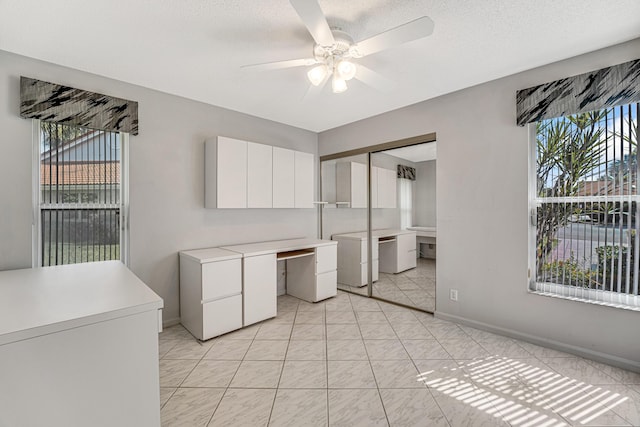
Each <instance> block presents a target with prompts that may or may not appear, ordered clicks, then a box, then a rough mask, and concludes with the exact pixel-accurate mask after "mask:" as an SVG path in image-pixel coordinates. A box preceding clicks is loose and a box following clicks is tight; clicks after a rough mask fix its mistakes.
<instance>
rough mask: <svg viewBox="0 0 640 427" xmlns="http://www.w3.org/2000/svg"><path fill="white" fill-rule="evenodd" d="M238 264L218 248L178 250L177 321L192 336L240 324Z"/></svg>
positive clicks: (201, 336) (211, 334) (205, 335)
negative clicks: (178, 310) (178, 319)
mask: <svg viewBox="0 0 640 427" xmlns="http://www.w3.org/2000/svg"><path fill="white" fill-rule="evenodd" d="M241 263H242V260H241V256H240V255H239V254H236V253H234V252H230V251H225V250H223V249H219V248H212V249H200V250H193V251H183V252H180V322H181V323H182V325H183V326H184V327H185V328H186V329H187V330H188V331H189V332H191V334H193V336H195V337H196V338H198V339H200V340H203V341H204V340H208V339H210V338H213V337H217V336H218V335H222V334H225V333H227V332H231V331H234V330H236V329H240V328H241V327H242V264H241Z"/></svg>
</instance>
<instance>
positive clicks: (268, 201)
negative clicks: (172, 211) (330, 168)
mask: <svg viewBox="0 0 640 427" xmlns="http://www.w3.org/2000/svg"><path fill="white" fill-rule="evenodd" d="M314 177H315V157H314V155H313V154H311V153H303V152H300V151H294V150H289V149H286V148H280V147H272V146H271V145H265V144H257V143H255V142H248V141H242V140H239V139H234V138H228V137H225V136H219V137H218V138H216V139H212V140H208V141H206V142H205V207H207V208H214V209H215V208H218V209H228V208H313V207H314V204H313V200H314V194H315V191H314V190H315V186H314V182H315V179H314Z"/></svg>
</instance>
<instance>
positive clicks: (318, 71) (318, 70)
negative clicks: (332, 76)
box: [307, 64, 328, 86]
mask: <svg viewBox="0 0 640 427" xmlns="http://www.w3.org/2000/svg"><path fill="white" fill-rule="evenodd" d="M327 74H328V73H327V66H326V65H324V64H320V65H316V66H315V67H313V68H312V69H310V70H309V71H308V72H307V77H308V78H309V81H310V82H311V84H312V85H314V86H319V85H320V83H322V82H323V81H324V79H325V78H326V77H327Z"/></svg>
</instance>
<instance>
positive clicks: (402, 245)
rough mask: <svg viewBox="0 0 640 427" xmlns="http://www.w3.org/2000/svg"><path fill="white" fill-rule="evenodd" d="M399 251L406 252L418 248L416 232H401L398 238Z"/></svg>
mask: <svg viewBox="0 0 640 427" xmlns="http://www.w3.org/2000/svg"><path fill="white" fill-rule="evenodd" d="M397 241H398V252H399V253H404V252H408V251H411V250H414V251H415V250H416V235H415V234H400V235H398V238H397Z"/></svg>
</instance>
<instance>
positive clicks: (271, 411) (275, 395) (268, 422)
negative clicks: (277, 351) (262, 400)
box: [267, 302, 300, 425]
mask: <svg viewBox="0 0 640 427" xmlns="http://www.w3.org/2000/svg"><path fill="white" fill-rule="evenodd" d="M299 308H300V303H299V302H298V304H297V305H296V310H295V313H296V314H295V316H293V323H291V332H289V341H288V342H287V349H286V351H285V352H284V360H283V361H282V368H281V369H280V375H279V376H278V382H277V383H276V388H275V393H274V394H273V402H271V410H270V411H269V418H268V419H267V425H269V424H271V417H272V416H273V408H274V407H275V406H276V398H277V397H278V391H279V390H280V381H282V374H283V373H284V367H285V362H286V360H287V353H288V352H289V345H291V338H293V329H294V328H295V324H296V318H297V317H298V309H299Z"/></svg>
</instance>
